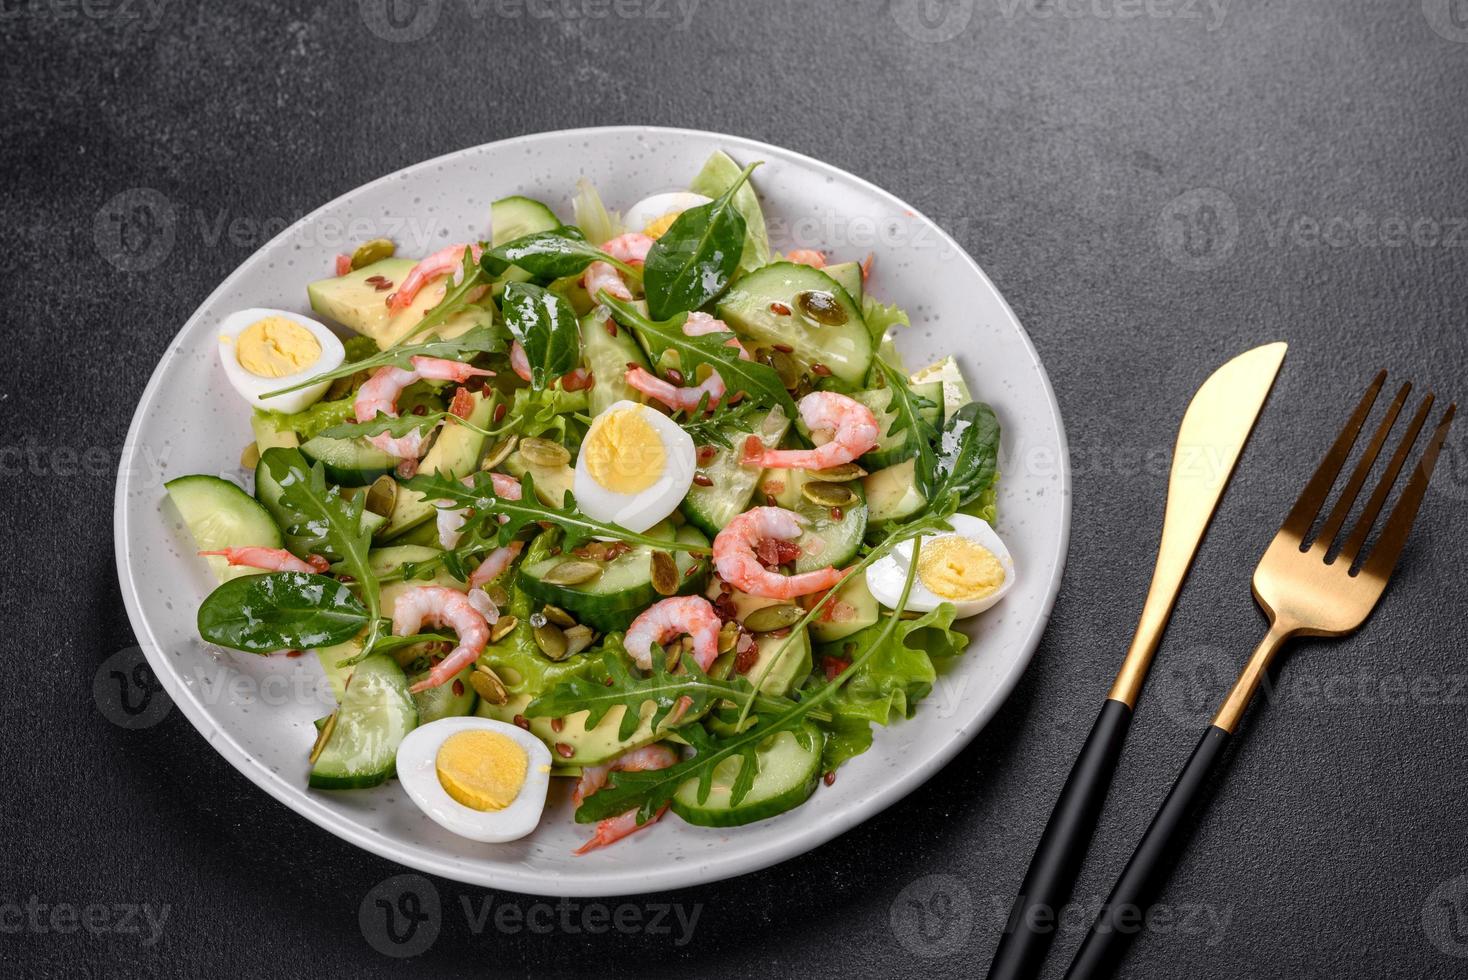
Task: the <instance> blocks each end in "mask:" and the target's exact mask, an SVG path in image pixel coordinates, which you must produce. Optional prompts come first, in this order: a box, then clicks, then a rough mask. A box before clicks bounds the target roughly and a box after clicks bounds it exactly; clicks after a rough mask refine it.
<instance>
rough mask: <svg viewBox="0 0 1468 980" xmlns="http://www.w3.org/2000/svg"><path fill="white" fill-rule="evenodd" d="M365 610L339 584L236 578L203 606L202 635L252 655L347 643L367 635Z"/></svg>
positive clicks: (302, 577)
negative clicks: (365, 632) (360, 635)
mask: <svg viewBox="0 0 1468 980" xmlns="http://www.w3.org/2000/svg"><path fill="white" fill-rule="evenodd" d="M368 618H369V614H368V611H367V609H366V607H365V606H363V605H362V603H361V602H360V601H358V599H357V597H356V596H355V595H353V594H352V590H351V589H349V588H347V586H346V585H344V584H343V583H341V582H338V581H337V580H336V579H333V578H329V577H327V576H325V575H311V574H307V573H305V572H273V573H270V574H267V575H246V576H243V577H242V578H236V579H231V580H230V581H228V582H225V583H224V584H223V585H221V586H220V587H219V588H217V589H215V590H214V591H213V592H211V593H209V595H208V596H207V597H206V598H205V599H204V602H203V603H202V604H201V605H200V606H199V620H198V622H199V635H200V636H202V637H203V638H204V639H206V640H208V641H209V642H210V643H217V644H219V645H220V646H222V647H229V648H230V649H232V650H244V651H246V652H248V653H274V652H275V651H276V650H289V649H307V648H315V647H326V646H331V645H333V644H336V643H344V642H346V641H347V640H350V639H351V638H352V637H354V636H356V635H357V634H358V633H360V632H361V631H362V627H363V626H366V625H367V622H368Z"/></svg>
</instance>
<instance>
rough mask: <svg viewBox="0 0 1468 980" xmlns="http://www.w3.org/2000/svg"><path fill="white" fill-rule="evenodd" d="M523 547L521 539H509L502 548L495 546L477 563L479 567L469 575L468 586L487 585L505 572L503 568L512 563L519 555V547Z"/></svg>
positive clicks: (472, 587)
mask: <svg viewBox="0 0 1468 980" xmlns="http://www.w3.org/2000/svg"><path fill="white" fill-rule="evenodd" d="M524 547H525V542H523V541H511V542H510V543H509V544H507V545H505V546H504V547H503V548H496V549H494V550H493V551H491V552H490V553H489V555H488V556H486V557H485V559H484V561H482V562H480V563H479V567H478V568H476V569H474V571H473V572H472V573H471V574H470V575H469V587H470V588H471V589H477V588H479V587H480V586H481V585H487V584H489V583H490V582H493V581H494V580H495V579H497V578H499V577H500V576H501V575H503V574H504V573H505V569H507V568H509V567H510V565H512V564H513V563H514V561H515V559H516V558H518V557H519V556H520V549H522V548H524Z"/></svg>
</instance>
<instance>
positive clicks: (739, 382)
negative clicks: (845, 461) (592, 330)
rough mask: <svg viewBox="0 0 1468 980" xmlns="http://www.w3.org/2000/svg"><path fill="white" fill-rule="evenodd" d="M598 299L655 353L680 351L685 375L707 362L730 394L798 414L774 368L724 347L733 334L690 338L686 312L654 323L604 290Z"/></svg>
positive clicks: (629, 304)
mask: <svg viewBox="0 0 1468 980" xmlns="http://www.w3.org/2000/svg"><path fill="white" fill-rule="evenodd" d="M597 301H598V302H600V303H602V304H603V305H604V306H606V307H607V309H609V310H611V311H612V315H613V317H615V318H616V319H617V320H618V321H619V322H621V323H622V325H623V326H626V327H630V328H632V329H633V330H636V331H637V332H639V333H641V334H642V335H643V337H644V339H646V340H647V341H648V344H649V345H650V346H651V347H653V348H654V355H655V356H656V355H657V354H661V353H662V352H663V351H664V350H675V351H677V352H678V366H679V368H680V369H681V370H682V371H683V375H684V376H685V377H692V376H693V374H694V372H695V371H697V370H698V368H699V367H700V366H701V365H704V364H707V365H709V366H710V367H712V368H713V369H714V370H716V371H718V372H719V377H721V378H723V379H724V384H725V385H726V386H727V387H728V389H729V392H730V394H731V395H732V394H734V393H736V392H743V393H744V394H746V395H748V396H749V397H750V398H751V399H753V400H754V402H755V404H757V405H763V406H765V407H770V406H772V405H779V406H780V407H781V408H783V409H784V410H785V414H786V415H787V416H789V417H790V418H795V417H796V414H797V413H796V408H795V401H794V399H792V398H791V397H790V392H788V391H786V390H785V385H784V383H783V382H782V381H781V380H780V376H779V375H778V374H776V373H775V369H774V368H772V367H770V366H769V365H768V364H761V363H759V362H758V361H746V360H742V359H741V358H740V357H739V352H738V351H737V350H736V349H734V348H733V347H728V346H725V345H726V343H727V342H728V341H729V339H730V338H732V337H733V336H734V334H732V333H708V334H703V335H702V336H698V337H689V336H688V335H687V334H685V333H684V332H683V323H684V321H685V320H686V319H687V316H685V315H679V316H675V317H674V318H673V319H671V320H665V321H662V322H654V321H652V320H649V319H648V318H647V317H645V316H643V315H642V313H641V312H639V311H638V309H637V307H636V306H633V305H632V304H631V303H627V302H624V301H622V300H619V299H617V298H616V297H614V296H610V295H608V294H607V292H606V291H605V290H603V291H602V292H601V294H600V295H599V296H598V297H597Z"/></svg>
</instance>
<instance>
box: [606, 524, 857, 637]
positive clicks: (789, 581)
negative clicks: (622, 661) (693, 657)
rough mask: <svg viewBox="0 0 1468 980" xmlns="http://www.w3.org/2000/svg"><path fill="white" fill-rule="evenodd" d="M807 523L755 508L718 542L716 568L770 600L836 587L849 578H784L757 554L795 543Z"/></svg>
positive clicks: (836, 573) (827, 573) (835, 573)
mask: <svg viewBox="0 0 1468 980" xmlns="http://www.w3.org/2000/svg"><path fill="white" fill-rule="evenodd" d="M804 523H805V520H804V519H803V518H802V517H800V516H799V515H798V514H796V513H794V512H792V511H788V510H784V509H783V508H780V507H755V508H754V509H753V510H747V511H745V512H744V513H743V514H740V515H739V516H738V517H736V518H734V519H733V520H732V521H730V522H729V523H728V524H727V525H725V526H724V529H723V530H722V531H720V532H719V533H718V536H717V537H715V538H714V568H715V569H716V570H717V571H718V573H719V578H721V579H723V580H724V581H725V582H728V583H729V584H730V585H732V586H734V588H736V589H738V590H739V591H740V592H747V593H749V594H750V595H757V596H761V597H763V598H766V599H794V598H796V597H797V596H803V595H810V594H811V593H812V592H824V591H825V590H827V589H830V588H833V587H835V586H836V585H837V584H838V583H840V581H841V580H842V579H843V578H844V577H845V575H846V573H845V572H842V571H840V570H839V569H836V568H820V569H816V570H815V571H812V572H802V573H801V574H799V575H781V574H780V573H778V572H772V571H769V570H768V569H766V568H765V566H764V564H763V563H761V562H760V559H759V556H758V555H757V554H755V549H756V548H758V547H759V545H760V543H761V542H764V541H767V540H771V539H773V540H775V541H794V540H795V539H796V538H798V537H800V533H801V526H802V525H803V524H804ZM628 635H629V636H630V635H631V633H630V632H629V633H628ZM629 649H630V648H629Z"/></svg>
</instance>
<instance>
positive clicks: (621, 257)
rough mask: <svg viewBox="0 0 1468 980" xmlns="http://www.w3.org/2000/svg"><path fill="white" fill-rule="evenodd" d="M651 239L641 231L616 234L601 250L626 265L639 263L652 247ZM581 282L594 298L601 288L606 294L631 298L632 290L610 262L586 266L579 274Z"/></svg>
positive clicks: (642, 261) (645, 257) (645, 258)
mask: <svg viewBox="0 0 1468 980" xmlns="http://www.w3.org/2000/svg"><path fill="white" fill-rule="evenodd" d="M652 244H653V240H652V239H651V238H648V237H647V236H646V235H644V234H642V233H641V232H638V231H634V232H628V233H627V234H625V235H618V236H617V237H616V238H613V239H611V240H610V241H608V242H605V243H603V244H602V246H601V250H602V251H603V252H605V253H607V254H608V255H610V256H611V257H612V258H614V259H616V260H617V261H619V262H626V263H627V264H628V265H641V264H642V263H644V262H646V261H647V253H648V250H649V249H651V248H652ZM581 284H582V285H583V286H585V287H586V291H587V292H588V293H590V294H591V298H592V299H593V300H594V299H596V296H597V294H598V293H600V292H601V291H602V290H603V289H605V290H606V291H607V294H608V295H611V296H615V297H617V299H628V300H630V299H631V298H632V290H630V289H628V288H627V283H626V282H625V281H624V280H623V279H622V274H621V273H620V272H618V271H617V267H616V266H614V265H612V264H611V263H610V262H593V263H591V264H590V265H588V266H587V267H586V271H585V272H583V273H582V274H581Z"/></svg>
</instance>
